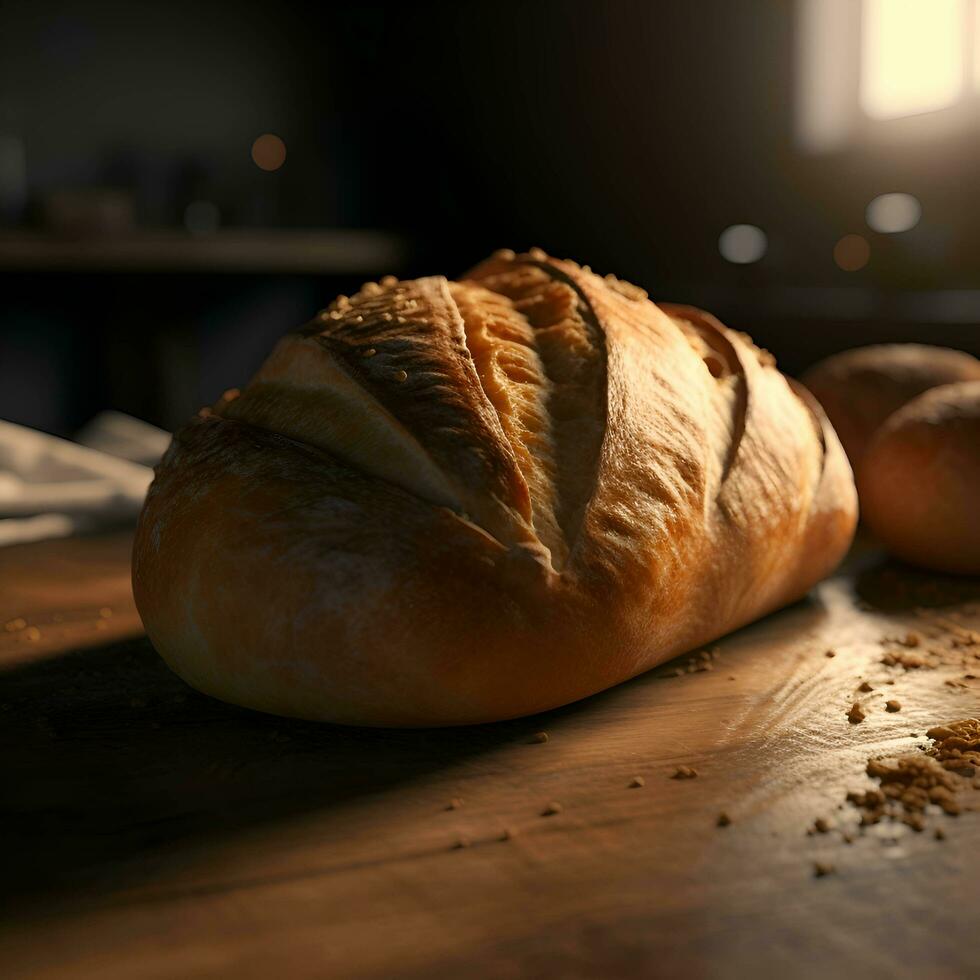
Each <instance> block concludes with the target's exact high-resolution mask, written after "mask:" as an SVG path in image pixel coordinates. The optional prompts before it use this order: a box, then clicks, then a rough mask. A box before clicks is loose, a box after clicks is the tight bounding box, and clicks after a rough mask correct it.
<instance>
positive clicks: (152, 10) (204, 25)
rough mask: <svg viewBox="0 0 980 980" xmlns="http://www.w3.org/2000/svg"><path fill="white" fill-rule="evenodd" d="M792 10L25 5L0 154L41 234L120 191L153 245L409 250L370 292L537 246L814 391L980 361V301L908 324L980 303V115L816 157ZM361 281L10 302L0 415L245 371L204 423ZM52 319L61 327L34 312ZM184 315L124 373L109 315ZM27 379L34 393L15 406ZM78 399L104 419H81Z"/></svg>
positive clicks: (56, 295)
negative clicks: (861, 263)
mask: <svg viewBox="0 0 980 980" xmlns="http://www.w3.org/2000/svg"><path fill="white" fill-rule="evenodd" d="M855 2H857V0H855ZM794 9H795V7H794V4H792V3H790V2H788V0H787V2H783V3H774V2H772V0H739V2H737V3H735V2H731V0H684V2H666V0H665V2H650V0H643V2H641V0H616V2H608V3H592V2H576V0H563V2H558V0H538V2H535V3H525V2H521V3H517V2H512V0H498V2H494V3H475V2H460V3H452V4H433V3H404V2H385V3H381V2H369V3H348V4H336V5H335V4H329V3H323V4H299V3H290V2H277V3H269V2H264V3H255V2H231V0H212V2H197V3H190V2H186V0H177V2H170V3H164V2H162V0H129V2H125V3H123V2H119V0H89V2H81V0H75V2H72V0H57V2H43V0H42V2H27V0H4V2H3V3H2V4H0V137H2V136H3V135H4V133H14V134H15V135H16V136H17V137H18V138H19V139H22V140H23V143H24V145H25V147H26V153H27V164H28V189H29V192H30V201H29V207H28V208H27V210H26V211H25V212H24V215H23V218H24V220H25V221H27V222H28V223H32V222H33V223H34V224H35V225H37V223H38V222H39V220H40V217H39V215H40V214H41V208H40V204H41V202H42V200H43V198H44V195H45V193H46V192H48V191H51V190H53V189H57V188H59V187H66V186H67V187H78V186H90V185H109V186H118V187H123V188H126V189H128V190H129V191H130V192H132V194H133V195H134V198H135V200H136V204H137V217H138V220H139V222H140V223H141V224H142V225H153V226H157V225H175V224H176V223H177V222H178V221H179V219H180V216H181V214H182V209H183V207H184V205H185V204H186V203H187V202H188V201H189V200H193V199H195V198H201V197H203V198H206V199H208V200H213V201H214V202H215V203H217V204H218V206H219V208H220V211H221V214H222V220H223V222H224V224H225V225H226V226H231V227H235V226H245V227H273V226H286V227H289V226H297V227H307V226H309V227H319V226H328V227H337V226H341V227H343V226H351V227H376V228H385V229H390V230H393V231H395V232H397V233H399V234H401V235H403V236H405V237H406V238H407V240H408V241H409V242H410V243H411V249H410V251H409V255H408V259H407V261H406V263H405V265H404V267H403V268H402V269H398V270H389V269H377V270H366V274H367V273H370V274H371V275H377V274H381V273H384V272H387V271H397V272H401V273H404V274H415V273H429V272H433V271H440V272H446V273H449V274H452V273H456V272H459V271H461V270H463V269H465V268H466V267H467V266H469V265H470V264H471V263H473V262H475V261H477V260H478V259H480V258H481V257H482V256H484V255H485V254H487V253H488V252H489V251H491V250H492V249H494V248H498V247H501V246H509V247H513V248H517V249H522V248H526V247H528V246H531V245H540V246H542V247H544V248H546V249H548V250H549V251H553V252H555V253H557V254H559V255H568V256H572V257H575V258H578V259H580V260H582V261H584V262H588V263H590V264H591V265H592V266H593V267H595V268H596V269H598V270H600V271H614V272H616V273H617V274H619V275H622V276H624V277H625V278H628V279H631V280H633V281H636V282H638V283H640V284H642V285H644V286H646V287H647V288H649V289H650V290H651V292H652V293H653V295H654V296H655V298H664V299H678V300H683V301H691V302H696V303H700V304H702V305H706V306H710V307H711V308H712V309H714V310H716V311H717V312H719V313H720V314H721V315H722V316H724V317H726V318H728V319H729V320H730V321H731V322H732V323H733V324H735V325H737V326H739V327H742V328H744V329H749V330H750V331H752V332H753V333H754V334H756V335H757V336H758V338H759V339H760V341H761V342H763V343H765V344H767V345H768V346H770V347H771V348H772V349H773V350H774V351H775V352H776V353H777V354H778V355H779V356H780V359H781V361H782V362H783V363H784V364H785V365H787V366H788V367H789V368H791V369H794V370H796V369H799V368H801V367H803V366H805V364H806V363H808V362H809V361H811V360H813V359H814V358H816V357H819V356H821V355H822V354H825V353H828V352H829V351H830V350H834V349H839V348H840V347H842V346H844V347H846V346H854V345H856V344H860V343H862V342H867V341H868V340H872V339H873V340H887V339H924V340H930V341H933V342H939V343H951V344H956V345H958V346H963V347H966V348H968V349H973V350H977V352H978V353H980V342H978V339H977V337H978V335H977V330H976V327H975V324H976V322H977V321H978V320H980V312H978V311H980V294H977V295H974V296H973V297H972V298H970V297H969V296H967V297H966V299H963V298H962V297H959V298H954V300H953V301H949V300H948V297H947V300H943V301H936V302H933V301H932V300H931V299H928V298H927V299H925V300H923V299H922V297H919V298H917V299H916V301H915V302H914V303H913V302H911V301H910V302H909V303H904V302H903V301H902V297H903V296H904V295H905V293H906V291H907V290H910V289H911V290H918V291H922V290H925V291H937V290H950V289H964V288H972V289H977V288H980V166H977V163H978V161H980V113H978V114H977V116H978V118H977V120H974V122H973V123H972V124H971V126H969V127H966V128H960V129H957V130H955V131H950V132H948V133H938V135H931V136H928V137H926V138H922V139H918V140H916V139H910V140H906V141H902V142H900V143H880V142H878V143H875V142H868V141H861V140H858V141H856V142H855V143H854V144H852V145H850V146H849V147H847V148H845V149H842V150H840V151H838V152H835V153H832V154H829V155H825V156H817V157H814V156H809V155H807V154H806V153H803V152H801V150H800V149H799V148H798V147H797V145H796V144H795V142H794V135H793V131H794V127H793V106H794V95H795V92H794V84H795V80H794V50H795V44H796V41H797V37H796V33H795V32H796V21H795V19H794ZM852 40H853V39H852ZM263 132H274V133H276V134H278V135H280V136H281V137H282V138H283V139H284V141H285V142H286V145H287V148H288V156H287V160H286V164H285V165H284V166H283V168H282V169H281V170H280V171H278V172H276V173H273V174H269V173H263V172H260V171H259V170H258V169H257V168H256V167H255V166H254V164H253V163H252V161H251V159H250V156H249V148H250V146H251V143H252V141H253V140H254V139H255V137H256V136H258V135H259V134H261V133H263ZM893 190H904V191H908V192H911V193H914V194H915V195H916V196H917V197H918V198H919V199H920V200H921V202H922V204H923V220H922V222H921V224H920V225H919V226H918V227H917V228H915V229H914V230H912V231H910V232H907V233H904V234H902V235H897V236H883V235H874V234H873V233H871V232H869V230H868V229H867V227H866V226H865V224H864V208H865V206H866V204H867V202H868V201H869V200H870V199H871V198H872V197H874V196H875V195H877V194H879V193H882V192H885V191H893ZM741 222H748V223H752V224H756V225H760V226H761V227H763V228H764V229H765V230H766V233H767V235H768V237H769V251H768V253H767V254H766V256H765V258H764V260H763V261H761V262H759V263H757V264H755V265H752V266H735V265H732V264H730V263H727V262H725V261H724V260H723V259H722V257H721V256H720V255H719V252H718V245H717V243H718V235H719V233H720V232H721V230H722V229H723V228H725V227H726V226H728V225H730V224H733V223H741ZM848 232H861V233H863V234H865V235H866V236H868V237H869V239H870V240H871V244H872V258H871V261H870V262H869V263H868V265H867V266H866V267H865V268H864V269H862V270H860V271H859V272H854V273H846V272H843V271H841V270H840V269H838V268H837V266H836V265H835V264H834V262H833V259H832V250H833V246H834V243H835V242H836V241H837V240H838V239H839V238H840V237H841V236H842V235H843V234H845V233H848ZM4 276H5V274H4V273H3V271H2V270H0V277H4ZM362 278H364V276H361V277H358V278H357V279H356V280H355V279H350V280H349V281H348V279H345V278H339V279H335V280H334V279H327V278H324V277H318V278H310V277H299V276H297V277H292V278H289V279H276V278H274V277H267V278H266V279H264V280H263V279H262V277H256V276H251V277H245V278H243V279H235V278H229V277H200V276H199V277H183V278H169V279H167V280H166V281H165V282H164V281H163V280H162V279H161V278H159V277H158V278H153V277H148V278H146V279H140V280H133V279H132V278H130V279H128V280H126V281H125V282H123V281H122V280H121V279H120V278H119V277H116V276H112V275H108V274H106V275H101V276H91V277H86V278H85V281H84V283H83V284H80V283H79V281H78V280H77V279H75V280H72V279H71V278H70V277H65V276H58V275H57V274H54V273H52V274H50V275H45V276H39V277H35V278H34V279H31V280H30V281H28V280H26V279H24V278H23V277H20V276H18V277H17V279H16V283H13V282H12V277H11V276H10V275H9V274H7V275H6V278H0V290H2V293H3V297H5V298H0V344H5V345H6V346H5V350H6V355H5V358H3V357H0V360H4V359H5V361H6V367H4V368H3V369H2V370H0V389H3V390H0V415H6V416H7V417H17V418H19V419H21V420H22V421H27V422H30V423H32V424H39V425H44V426H45V427H49V428H55V429H58V430H65V431H68V430H70V429H71V427H72V426H74V425H76V424H80V423H81V422H82V421H84V418H83V417H82V416H83V415H84V414H86V413H88V412H90V411H91V410H92V409H93V408H97V407H99V406H100V405H101V404H102V403H110V402H111V403H113V404H115V405H116V406H117V407H121V408H125V409H128V410H131V411H135V412H140V413H142V414H144V415H146V416H147V417H150V418H153V419H155V420H158V421H162V422H165V423H166V424H172V422H173V420H174V419H175V418H176V417H178V416H179V413H180V411H183V408H179V407H175V406H181V405H184V402H181V401H180V400H179V399H177V400H176V401H174V399H173V398H170V397H169V396H168V395H167V393H166V392H164V393H162V394H161V393H160V391H159V390H158V389H159V386H158V385H157V386H156V387H154V383H153V382H152V379H150V374H151V373H152V372H153V371H154V370H156V366H157V365H158V364H159V358H160V357H161V356H162V355H160V354H159V350H160V349H161V345H162V347H163V348H166V349H168V350H173V349H180V348H181V346H182V345H183V346H187V345H190V346H192V347H193V348H194V350H196V351H198V354H196V355H195V356H196V357H198V363H200V358H201V357H206V358H212V359H214V360H215V361H216V362H218V363H220V362H221V360H222V359H223V358H225V357H228V363H229V364H233V365H234V367H235V371H234V372H233V371H231V370H230V368H229V370H227V371H220V370H215V371H210V372H205V373H203V374H201V373H200V372H199V377H198V380H197V381H194V382H191V381H187V382H186V384H185V387H186V388H187V394H186V398H185V401H186V402H187V403H190V401H191V400H192V398H196V399H199V400H207V399H210V398H213V397H214V396H215V395H216V394H217V393H218V391H217V390H212V389H213V388H216V387H217V386H218V384H219V382H223V381H224V380H225V379H226V377H227V378H230V377H231V375H232V374H235V375H236V376H235V378H234V379H233V380H236V381H238V380H242V379H243V376H247V373H248V371H250V370H251V369H252V367H253V366H254V363H253V362H254V361H255V360H256V359H257V358H258V357H259V356H260V354H261V351H262V350H263V349H265V347H266V346H267V345H268V343H269V340H270V338H271V337H274V336H275V335H277V334H278V333H281V332H282V331H284V330H286V329H288V328H289V327H291V326H294V325H295V324H296V323H297V322H298V321H299V320H301V319H303V318H305V315H306V314H307V313H309V312H312V310H313V309H315V308H316V307H317V306H318V305H320V304H322V303H323V302H325V301H326V300H328V299H329V298H330V293H332V292H333V291H334V290H338V289H340V290H349V289H352V288H355V287H356V286H357V285H358V283H359V282H360V279H362ZM41 293H43V294H44V297H45V302H44V304H43V307H44V309H43V315H42V312H40V308H39V304H37V303H33V302H32V300H31V297H32V296H37V295H39V294H41ZM164 293H165V294H166V310H167V315H166V316H165V317H157V318H156V324H157V325H156V326H155V327H154V328H153V331H150V328H149V327H147V326H146V325H145V324H143V325H140V324H139V323H136V324H134V325H131V326H128V327H126V328H125V329H130V330H132V331H134V332H135V336H137V337H142V340H141V341H140V342H139V343H136V344H135V346H134V344H130V345H129V347H132V348H133V350H138V351H139V354H138V355H137V354H135V353H134V354H133V355H132V356H131V357H130V356H129V355H126V354H125V353H123V354H120V353H119V350H118V349H117V348H118V343H119V342H118V338H119V337H120V336H121V335H123V334H124V333H125V330H124V327H123V326H120V322H122V321H119V320H113V322H112V323H111V324H108V325H107V323H106V317H105V315H104V313H105V311H106V310H108V309H112V310H116V311H119V310H121V309H122V307H123V306H125V305H126V304H129V303H138V302H139V301H140V300H141V299H143V301H145V302H146V301H148V302H151V303H153V302H155V300H154V296H157V295H160V294H164ZM896 297H897V299H896ZM944 303H945V305H944ZM255 311H261V312H258V313H256V312H255ZM951 311H952V312H951ZM246 313H248V314H249V315H246ZM118 315H119V316H123V314H122V313H120V314H118ZM39 318H40V319H39ZM42 319H43V322H44V326H43V329H39V328H38V326H37V325H38V323H39V322H40V320H42ZM123 320H125V317H123ZM82 325H85V326H84V327H83V326H82ZM236 325H237V327H236ZM82 330H84V331H85V332H84V333H82V332H81V331H82ZM161 332H162V333H161ZM151 334H152V336H151ZM161 336H162V338H163V339H162V340H161V339H160V338H161ZM217 337H220V338H221V339H220V342H218V341H217V340H216V339H215V338H217ZM12 338H13V339H14V340H15V341H16V344H15V345H14V346H16V345H19V348H20V349H21V354H20V355H18V356H19V357H20V361H19V362H17V364H15V363H14V359H13V354H12V351H13V347H12ZM106 338H108V339H106ZM113 338H115V339H113ZM187 338H193V341H191V340H188V339H187ZM105 344H109V345H110V349H108V350H106V349H103V345H105ZM129 347H127V348H126V349H127V350H128V349H129ZM55 348H57V350H58V351H59V352H60V353H59V354H58V355H57V357H56V356H55V355H54V351H55ZM45 351H50V352H51V353H50V356H49V355H48V354H46V353H45ZM79 351H82V352H86V351H87V352H89V353H88V354H87V355H84V354H80V353H79ZM202 351H203V352H205V353H203V354H202V353H200V352H202ZM222 351H225V352H229V351H239V352H240V351H247V352H248V356H244V355H243V356H238V357H237V359H236V357H232V356H231V355H230V354H227V353H222ZM25 352H26V353H25ZM154 352H156V353H154ZM167 356H168V357H170V356H171V355H167ZM86 357H87V358H88V359H87V360H86ZM178 360H179V358H178ZM96 361H97V363H98V367H93V366H92V365H93V364H95V363H96ZM55 362H58V363H64V364H71V365H75V366H76V368H77V370H76V375H78V374H79V372H80V374H81V377H82V378H83V382H80V381H79V377H78V376H75V377H65V376H63V371H62V372H61V373H59V372H58V371H54V372H52V371H50V370H49V371H48V373H47V374H46V375H45V376H44V377H43V378H42V377H40V376H39V375H37V376H35V374H36V372H37V370H38V369H37V367H36V365H37V364H44V363H48V364H49V365H50V364H54V363H55ZM28 364H32V365H35V367H33V368H31V369H30V370H28V369H27V368H25V367H23V365H28ZM80 364H81V365H83V366H81V367H78V365H80ZM59 370H60V369H59ZM25 372H26V373H25ZM31 372H35V374H32V373H31ZM11 376H12V377H14V378H16V379H20V380H19V381H18V382H17V383H18V384H19V385H20V387H19V388H18V389H17V390H15V389H14V388H11V387H10V386H9V385H6V387H5V384H6V383H5V381H4V379H5V378H8V377H11ZM24 379H27V380H24ZM84 379H87V380H84ZM93 379H96V380H93ZM144 382H145V387H143V388H141V387H140V386H141V384H142V383H144ZM78 390H83V391H84V392H86V394H84V397H83V396H82V395H77V396H72V397H71V398H69V397H68V396H67V395H66V394H65V393H66V392H68V391H78ZM192 390H193V395H192V394H191V393H190V392H191V391H192ZM140 391H142V392H143V394H142V396H139V397H137V394H138V393H139V392H140ZM42 392H48V394H42ZM127 392H128V394H126V393H127ZM147 392H151V394H147ZM66 399H67V401H66ZM168 399H169V400H168ZM62 403H64V404H62ZM168 405H169V407H167V406H168ZM32 406H33V407H32ZM41 406H47V408H46V409H44V411H41Z"/></svg>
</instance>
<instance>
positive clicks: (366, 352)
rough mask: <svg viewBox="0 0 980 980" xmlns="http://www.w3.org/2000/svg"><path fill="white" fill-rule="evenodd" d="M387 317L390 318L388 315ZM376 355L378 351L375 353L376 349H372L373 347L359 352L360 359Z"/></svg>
mask: <svg viewBox="0 0 980 980" xmlns="http://www.w3.org/2000/svg"><path fill="white" fill-rule="evenodd" d="M389 316H390V314H389ZM377 353H378V351H377V349H376V348H374V347H368V349H367V350H362V351H361V357H374V355H375V354H377Z"/></svg>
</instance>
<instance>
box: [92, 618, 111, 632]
mask: <svg viewBox="0 0 980 980" xmlns="http://www.w3.org/2000/svg"><path fill="white" fill-rule="evenodd" d="M108 625H109V624H108V623H107V622H106V621H105V620H104V619H97V620H96V621H95V628H96V629H97V630H104V629H106V628H107V627H108Z"/></svg>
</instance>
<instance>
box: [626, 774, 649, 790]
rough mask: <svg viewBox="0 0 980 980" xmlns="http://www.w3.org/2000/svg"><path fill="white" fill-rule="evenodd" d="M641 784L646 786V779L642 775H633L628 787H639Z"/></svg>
mask: <svg viewBox="0 0 980 980" xmlns="http://www.w3.org/2000/svg"><path fill="white" fill-rule="evenodd" d="M641 786H646V780H645V779H644V778H643V777H642V776H634V777H633V778H632V779H631V780H630V786H629V788H630V789H639V788H640V787H641Z"/></svg>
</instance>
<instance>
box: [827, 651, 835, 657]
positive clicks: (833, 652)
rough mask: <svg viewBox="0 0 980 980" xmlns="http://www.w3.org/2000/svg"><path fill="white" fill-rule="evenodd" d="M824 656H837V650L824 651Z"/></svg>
mask: <svg viewBox="0 0 980 980" xmlns="http://www.w3.org/2000/svg"><path fill="white" fill-rule="evenodd" d="M824 656H825V657H836V656H837V651H836V650H828V651H827V652H826V653H824Z"/></svg>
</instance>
